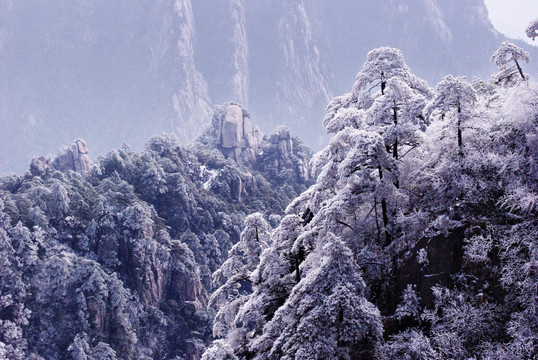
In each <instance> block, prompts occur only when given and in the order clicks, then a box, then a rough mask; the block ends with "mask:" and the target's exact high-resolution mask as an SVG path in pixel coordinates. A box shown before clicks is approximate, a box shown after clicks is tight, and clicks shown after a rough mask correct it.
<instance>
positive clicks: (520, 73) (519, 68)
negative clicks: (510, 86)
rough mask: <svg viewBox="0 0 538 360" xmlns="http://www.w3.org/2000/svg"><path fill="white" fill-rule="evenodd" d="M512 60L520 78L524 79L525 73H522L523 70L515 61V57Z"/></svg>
mask: <svg viewBox="0 0 538 360" xmlns="http://www.w3.org/2000/svg"><path fill="white" fill-rule="evenodd" d="M514 62H515V63H516V66H517V71H518V72H519V75H521V78H522V79H523V80H525V75H523V70H521V66H519V63H518V62H517V60H516V59H514Z"/></svg>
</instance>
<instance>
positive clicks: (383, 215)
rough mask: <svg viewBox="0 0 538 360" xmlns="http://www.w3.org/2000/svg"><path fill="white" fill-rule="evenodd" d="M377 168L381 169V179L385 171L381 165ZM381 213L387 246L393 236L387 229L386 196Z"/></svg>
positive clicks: (382, 200)
mask: <svg viewBox="0 0 538 360" xmlns="http://www.w3.org/2000/svg"><path fill="white" fill-rule="evenodd" d="M377 170H378V171H379V179H380V180H383V171H382V170H381V166H378V167H377ZM381 214H382V217H383V226H384V227H385V246H386V245H388V244H390V242H391V238H390V234H389V231H388V230H387V226H388V224H389V215H388V211H387V200H385V199H384V198H383V199H381Z"/></svg>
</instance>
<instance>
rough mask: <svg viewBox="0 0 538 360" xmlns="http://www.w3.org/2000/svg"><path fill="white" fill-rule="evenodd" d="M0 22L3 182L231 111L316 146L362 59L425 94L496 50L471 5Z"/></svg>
mask: <svg viewBox="0 0 538 360" xmlns="http://www.w3.org/2000/svg"><path fill="white" fill-rule="evenodd" d="M0 20H1V25H0V79H2V81H1V82H0V126H1V128H2V131H1V134H0V154H1V156H0V172H1V173H5V172H6V171H9V170H17V171H22V169H24V168H26V166H27V164H28V163H29V161H30V159H31V157H32V156H33V155H36V154H43V153H48V152H52V151H53V150H54V149H57V148H58V147H59V146H60V145H61V144H65V143H68V142H69V141H71V139H73V138H76V137H83V138H85V139H86V141H88V144H89V145H90V148H91V149H93V151H94V152H95V153H94V154H102V153H104V152H106V151H108V150H110V149H111V148H113V147H118V146H120V145H121V144H122V143H124V142H127V143H129V144H130V145H132V146H133V147H134V148H136V149H140V148H141V147H142V145H143V143H144V141H145V139H147V138H148V137H149V136H151V135H154V134H155V133H160V132H170V131H173V132H175V133H176V134H177V135H178V137H179V138H180V139H181V140H182V141H184V142H185V141H187V140H192V139H194V138H195V137H196V135H197V134H199V133H200V132H201V131H202V129H203V128H204V126H205V124H207V123H208V122H209V121H210V118H211V107H212V106H213V104H216V103H221V102H224V101H229V100H233V101H237V102H240V103H242V104H244V105H245V106H247V107H248V108H249V109H250V111H251V112H252V114H253V115H254V116H255V117H256V118H257V119H260V123H261V124H262V125H261V127H262V130H263V131H265V132H269V131H270V130H271V129H273V128H274V127H275V126H276V125H279V124H285V125H288V126H289V127H291V129H292V130H293V131H294V133H296V134H298V135H300V136H301V137H302V138H304V139H305V140H306V141H307V143H309V144H311V145H313V146H315V147H319V146H320V145H321V144H322V143H324V142H325V141H326V140H325V135H324V134H325V132H324V129H323V128H322V127H321V126H320V125H319V124H320V122H319V119H320V118H321V116H322V114H323V110H324V107H325V104H326V103H327V102H328V100H329V99H330V98H331V97H332V96H333V94H338V93H342V92H344V91H346V90H347V89H348V88H349V86H350V83H349V79H352V78H353V77H354V75H355V74H356V72H357V69H358V65H359V64H360V63H361V62H362V61H363V60H364V57H365V54H366V53H367V51H369V50H370V49H372V48H375V47H378V46H382V45H383V46H384V45H390V46H394V47H398V48H400V49H402V51H403V53H404V55H405V56H406V61H407V62H408V63H409V65H410V67H411V68H412V69H413V70H414V71H415V72H416V73H417V74H418V75H419V76H421V77H422V78H424V79H426V80H428V81H430V82H431V83H432V84H433V83H434V82H436V81H438V80H439V79H440V77H441V75H443V74H446V73H453V74H462V75H479V76H487V74H489V73H491V72H492V69H493V68H492V66H491V64H489V62H488V58H489V55H490V54H491V53H492V52H493V51H494V50H495V49H496V47H497V46H498V44H499V43H500V42H501V41H502V40H503V38H502V36H501V35H500V34H499V33H497V32H496V31H495V30H494V28H493V27H492V25H491V24H490V22H489V20H488V18H487V10H486V7H485V5H484V2H483V1H482V0H473V1H464V0H450V1H439V0H438V1H427V0H420V1H415V2H412V3H409V2H406V1H401V0H383V1H377V2H368V1H349V0H338V1H332V2H326V1H320V0H316V1H304V0H303V1H291V2H290V1H284V0H275V1H255V2H253V1H251V2H246V1H244V0H225V1H219V2H218V3H215V2H214V1H209V0H199V1H191V0H160V1H158V2H155V1H149V0H144V1H138V2H137V3H136V4H133V3H132V2H129V1H126V0H119V1H115V2H113V3H107V2H87V1H83V0H77V1H72V2H69V3H63V2H55V3H51V4H47V5H46V6H45V5H43V4H35V3H34V2H30V1H17V2H15V1H2V2H0ZM524 47H526V48H528V47H529V46H528V45H524ZM533 51H534V50H533ZM535 53H536V52H534V53H531V55H534V54H535ZM533 66H534V65H533ZM534 69H535V67H533V68H531V70H530V71H529V72H530V73H531V74H532V73H533V72H534V71H535V70H534Z"/></svg>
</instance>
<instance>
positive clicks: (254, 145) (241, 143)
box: [217, 103, 260, 166]
mask: <svg viewBox="0 0 538 360" xmlns="http://www.w3.org/2000/svg"><path fill="white" fill-rule="evenodd" d="M217 136H218V137H217V144H218V145H219V147H220V148H221V151H222V153H223V155H224V156H225V157H226V158H227V159H233V160H235V161H236V162H238V163H240V164H248V165H251V166H252V165H254V163H255V162H256V154H257V152H258V147H259V144H260V140H259V130H258V129H257V128H253V127H252V123H251V121H250V115H249V114H248V113H247V112H246V111H245V110H243V109H242V108H241V106H240V105H238V104H235V103H231V104H230V105H229V106H228V107H227V108H226V111H225V112H224V114H223V115H222V116H221V118H220V121H219V129H218V135H217Z"/></svg>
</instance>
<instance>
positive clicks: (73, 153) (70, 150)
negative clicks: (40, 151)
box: [30, 139, 92, 176]
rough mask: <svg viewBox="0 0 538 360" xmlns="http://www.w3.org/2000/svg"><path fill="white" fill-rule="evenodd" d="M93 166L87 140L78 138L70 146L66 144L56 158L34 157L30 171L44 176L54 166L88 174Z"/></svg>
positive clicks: (58, 168) (62, 170) (59, 169)
mask: <svg viewBox="0 0 538 360" xmlns="http://www.w3.org/2000/svg"><path fill="white" fill-rule="evenodd" d="M91 166H92V161H91V159H90V156H89V155H88V146H87V145H86V142H85V141H84V140H82V139H76V140H74V141H73V144H72V145H71V146H70V147H66V146H64V147H63V148H62V149H61V150H60V151H59V152H58V155H57V156H56V158H55V159H54V160H53V159H51V157H50V156H39V157H35V158H33V159H32V161H31V163H30V173H31V174H32V175H34V176H44V175H46V174H47V173H48V172H49V171H50V169H51V168H53V169H55V170H58V171H61V172H66V171H69V170H73V171H76V172H78V173H80V174H86V173H87V172H88V170H90V168H91Z"/></svg>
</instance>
